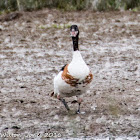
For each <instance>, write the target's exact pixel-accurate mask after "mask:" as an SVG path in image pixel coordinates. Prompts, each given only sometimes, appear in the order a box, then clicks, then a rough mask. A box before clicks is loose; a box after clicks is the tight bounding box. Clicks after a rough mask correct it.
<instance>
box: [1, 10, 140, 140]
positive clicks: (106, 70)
mask: <svg viewBox="0 0 140 140" xmlns="http://www.w3.org/2000/svg"><path fill="white" fill-rule="evenodd" d="M20 15H21V16H20V17H19V18H16V19H12V20H8V21H4V20H1V22H0V118H1V119H0V135H1V136H0V137H1V138H0V139H4V140H5V139H8V140H9V139H10V140H11V139H13V140H15V139H17V140H18V139H20V140H22V139H26V140H27V139H46V138H48V137H51V138H52V139H54V138H60V139H62V138H64V139H65V138H79V139H91V138H98V139H101V138H106V139H108V138H116V139H117V138H118V139H119V138H121V139H125V138H127V139H136V140H137V139H139V138H140V13H139V12H137V13H134V12H129V11H126V12H92V11H79V12H63V11H58V10H55V9H51V10H48V9H44V10H41V11H34V12H23V13H20ZM72 24H77V25H78V26H79V30H80V39H79V47H80V51H81V54H82V56H83V58H84V60H85V62H86V63H87V64H88V65H89V67H90V68H91V71H92V73H93V75H94V78H93V82H92V83H91V86H90V88H89V90H88V91H87V93H84V94H83V103H82V105H81V110H82V111H84V112H85V114H77V115H71V114H68V113H67V111H66V109H65V108H64V106H63V105H62V104H61V102H59V101H58V100H57V99H54V98H52V97H50V96H49V94H51V93H52V91H53V78H54V76H55V75H56V74H57V73H58V72H59V70H60V69H61V67H62V66H63V65H64V64H67V63H69V62H70V61H71V58H72V41H71V38H70V33H69V26H70V25H72ZM73 99H74V97H72V98H66V101H67V102H68V104H69V106H70V108H72V109H73V110H76V109H77V107H78V105H77V104H71V101H73ZM2 134H6V136H5V137H3V135H2ZM8 134H9V135H10V136H11V135H12V136H11V137H10V136H9V135H8Z"/></svg>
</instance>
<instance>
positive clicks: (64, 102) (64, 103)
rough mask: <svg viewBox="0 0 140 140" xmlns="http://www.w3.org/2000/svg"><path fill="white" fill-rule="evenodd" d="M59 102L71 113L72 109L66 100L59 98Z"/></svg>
mask: <svg viewBox="0 0 140 140" xmlns="http://www.w3.org/2000/svg"><path fill="white" fill-rule="evenodd" d="M59 100H60V101H61V102H62V103H63V105H64V106H65V108H66V109H67V111H70V108H69V106H68V104H67V103H66V101H65V99H61V98H59Z"/></svg>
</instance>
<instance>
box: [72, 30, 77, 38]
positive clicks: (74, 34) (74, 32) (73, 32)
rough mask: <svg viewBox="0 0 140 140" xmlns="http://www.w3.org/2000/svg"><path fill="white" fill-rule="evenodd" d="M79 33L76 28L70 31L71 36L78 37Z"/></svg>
mask: <svg viewBox="0 0 140 140" xmlns="http://www.w3.org/2000/svg"><path fill="white" fill-rule="evenodd" d="M77 34H78V31H75V30H74V31H73V30H72V31H71V32H70V36H71V37H76V36H77Z"/></svg>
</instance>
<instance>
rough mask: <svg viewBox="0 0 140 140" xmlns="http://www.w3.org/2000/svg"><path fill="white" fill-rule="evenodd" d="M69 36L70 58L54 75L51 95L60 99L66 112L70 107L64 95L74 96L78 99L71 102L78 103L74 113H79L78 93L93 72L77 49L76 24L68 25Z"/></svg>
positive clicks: (91, 76)
mask: <svg viewBox="0 0 140 140" xmlns="http://www.w3.org/2000/svg"><path fill="white" fill-rule="evenodd" d="M70 36H71V38H72V42H73V55H72V60H71V62H70V63H69V64H66V65H64V66H63V67H62V68H61V70H60V72H59V73H58V74H57V75H56V76H55V77H54V92H53V93H52V94H51V96H54V97H56V98H57V99H58V100H60V101H61V102H62V103H63V105H64V107H65V108H66V110H67V111H68V112H69V111H70V108H69V106H68V104H67V102H66V101H65V97H72V96H76V97H77V98H78V99H77V100H74V101H73V103H75V102H77V103H78V109H77V110H76V113H81V111H80V105H81V102H82V101H83V99H82V98H80V95H82V94H84V93H86V91H87V89H88V88H89V85H90V83H91V81H92V79H93V74H92V72H91V71H90V69H89V67H88V66H87V64H86V63H85V61H84V60H83V57H82V55H81V53H80V51H79V45H78V40H79V28H78V26H77V25H72V26H71V27H70Z"/></svg>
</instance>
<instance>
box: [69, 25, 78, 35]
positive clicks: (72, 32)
mask: <svg viewBox="0 0 140 140" xmlns="http://www.w3.org/2000/svg"><path fill="white" fill-rule="evenodd" d="M70 35H71V37H78V35H79V29H78V26H77V25H72V26H71V27H70Z"/></svg>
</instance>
